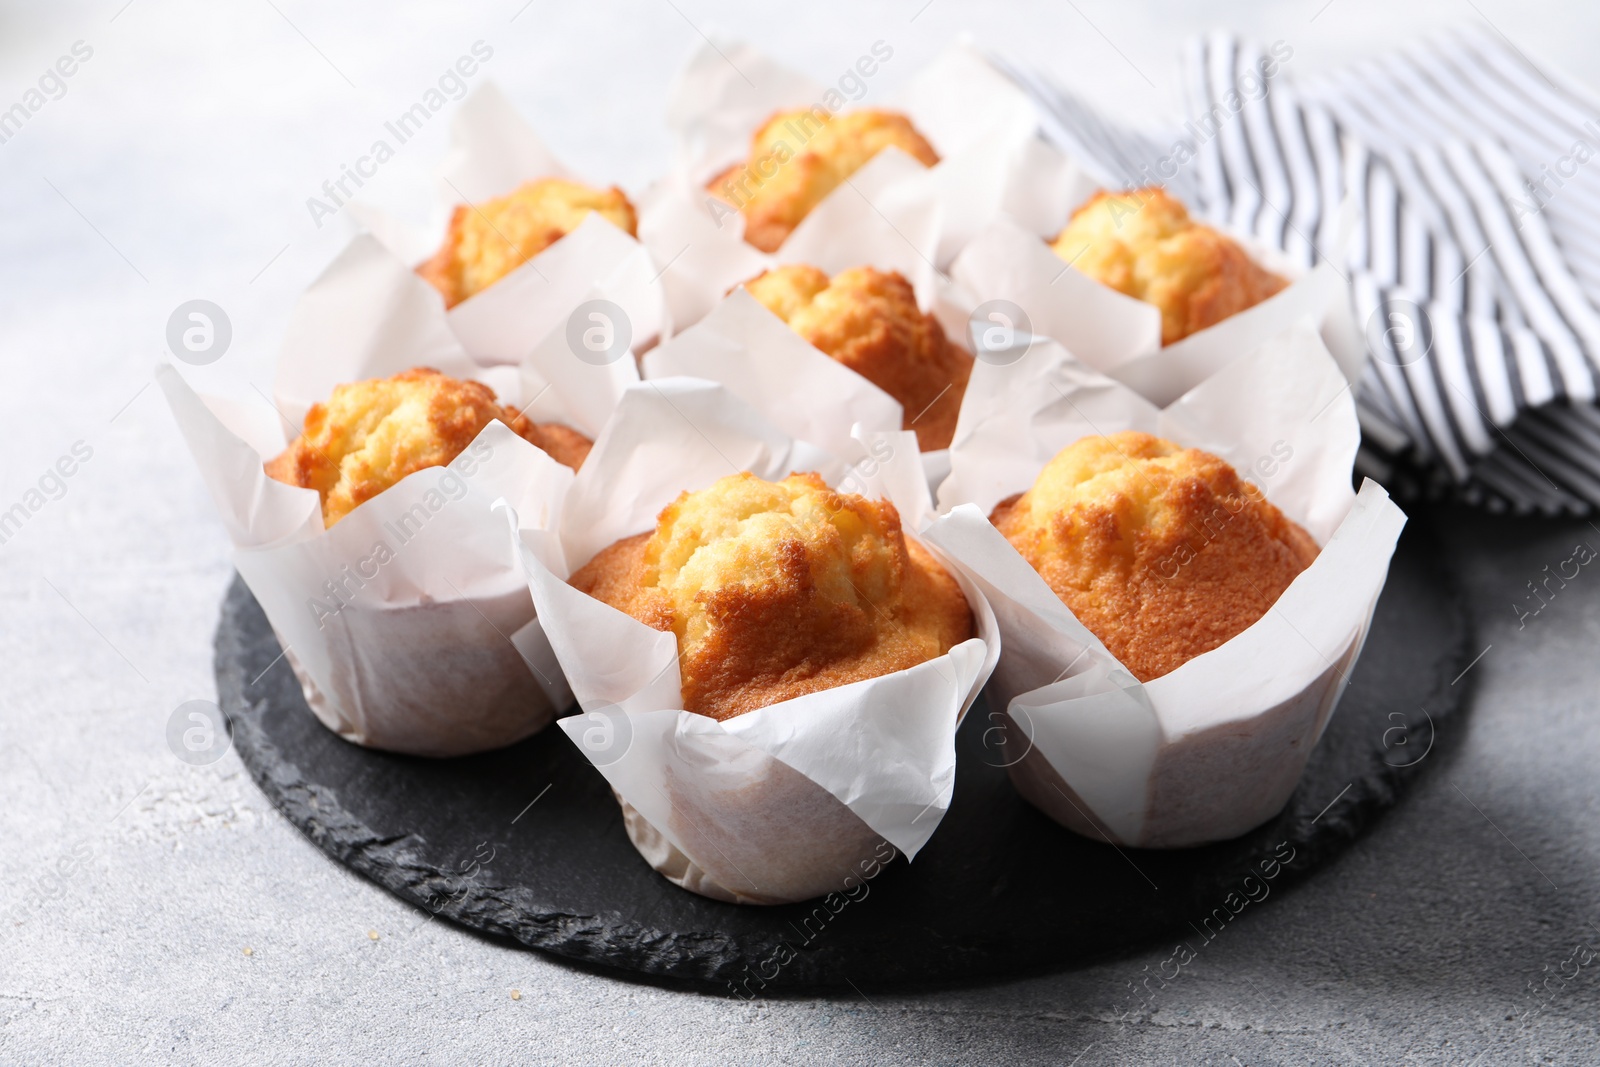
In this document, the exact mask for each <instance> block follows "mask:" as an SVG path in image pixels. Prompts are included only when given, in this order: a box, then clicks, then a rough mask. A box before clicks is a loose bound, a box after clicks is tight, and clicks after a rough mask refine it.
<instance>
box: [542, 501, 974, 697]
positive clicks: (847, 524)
mask: <svg viewBox="0 0 1600 1067" xmlns="http://www.w3.org/2000/svg"><path fill="white" fill-rule="evenodd" d="M571 584H572V585H573V586H574V587H575V588H577V589H579V590H581V591H583V592H585V593H588V594H589V595H590V596H593V597H595V598H596V599H598V600H601V601H603V602H605V603H607V604H610V605H611V606H612V607H614V608H617V609H618V610H620V611H623V612H626V613H627V614H629V615H631V616H633V617H634V618H636V619H638V620H639V621H640V622H643V623H645V624H646V625H647V626H652V627H654V628H655V629H657V630H662V631H671V632H672V633H674V634H675V635H677V639H678V653H679V672H680V677H681V679H682V689H683V701H684V704H683V706H684V707H685V708H686V709H687V710H689V711H692V712H696V713H698V714H701V715H709V716H711V717H712V718H715V719H729V718H732V717H733V716H735V715H740V714H743V713H744V712H747V711H753V710H755V709H756V708H760V707H765V706H767V705H768V704H775V703H778V702H779V701H782V700H789V699H792V698H794V697H798V696H801V695H803V694H806V693H812V692H816V691H818V690H822V689H831V688H833V687H835V686H840V685H847V684H849V683H851V682H857V681H861V680H862V679H865V678H875V677H878V676H880V675H884V674H889V673H891V672H893V671H898V670H904V669H906V668H908V667H913V666H916V665H917V664H918V663H922V662H925V661H927V660H930V659H933V658H935V657H937V656H941V655H943V654H944V653H945V652H947V651H949V649H950V648H951V647H952V646H953V645H956V644H959V643H960V642H962V641H964V640H966V639H967V638H968V637H970V636H971V635H972V613H971V610H970V609H969V608H968V607H967V601H966V597H965V596H964V595H963V594H962V592H961V589H960V587H959V586H958V585H957V584H956V581H955V579H954V578H952V577H951V576H950V574H949V573H948V572H947V571H946V570H945V569H944V568H943V567H942V566H941V565H940V564H939V563H938V561H937V560H935V559H934V558H933V557H932V556H931V555H929V554H928V552H927V551H926V550H924V549H923V548H922V547H921V546H920V545H918V544H917V543H916V542H914V541H913V542H908V541H907V540H906V539H905V536H904V534H903V533H902V532H901V529H900V515H899V513H898V512H897V511H896V510H895V508H894V505H892V504H890V503H888V502H887V501H873V500H868V499H866V498H865V497H861V496H856V495H853V494H849V493H838V492H835V491H833V490H831V489H829V488H828V487H827V485H825V484H824V483H823V481H822V479H821V478H820V477H819V476H817V475H816V474H791V475H789V477H787V478H785V479H784V480H782V481H780V482H768V481H764V480H762V479H760V478H757V477H755V476H754V475H752V474H735V475H730V476H729V477H726V478H722V479H720V480H719V481H717V482H715V483H713V484H712V485H710V486H709V487H707V488H705V489H701V490H699V491H697V492H691V493H684V494H683V495H682V496H680V497H678V499H677V500H676V501H674V502H673V503H672V504H669V505H668V506H667V507H666V508H665V509H664V510H663V511H662V512H661V515H660V517H659V519H658V520H657V523H656V528H655V530H654V531H653V532H648V533H642V534H639V535H637V536H635V537H630V538H626V539H624V540H622V541H618V542H617V543H616V544H614V545H612V546H610V547H609V548H607V549H605V550H604V551H602V552H601V553H600V554H599V555H597V556H595V558H594V559H592V560H590V561H589V562H588V563H587V564H586V565H584V566H583V567H582V568H581V569H579V570H578V572H577V573H576V574H574V575H573V576H572V579H571Z"/></svg>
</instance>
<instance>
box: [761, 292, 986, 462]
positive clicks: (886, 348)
mask: <svg viewBox="0 0 1600 1067" xmlns="http://www.w3.org/2000/svg"><path fill="white" fill-rule="evenodd" d="M745 288H746V289H747V290H749V292H750V295H751V296H753V297H755V298H756V299H757V300H759V301H761V303H762V304H764V305H765V306H766V307H767V309H768V310H769V311H771V312H772V313H773V314H775V315H777V316H778V317H779V318H780V319H782V320H783V321H784V322H786V323H788V324H789V326H790V328H791V329H793V330H794V331H795V333H798V334H799V335H800V336H801V337H803V338H805V339H806V340H807V341H808V342H810V343H811V344H812V345H814V346H815V347H817V348H819V349H821V350H822V351H823V352H826V353H827V354H828V355H830V356H832V357H833V358H834V359H836V360H838V361H839V362H840V363H843V364H844V365H845V366H846V367H849V368H850V369H851V370H853V371H855V372H856V373H857V374H859V375H861V376H862V377H863V378H865V379H867V380H868V381H870V382H871V383H872V384H873V385H876V386H877V387H878V388H880V389H882V390H883V391H884V392H886V393H888V394H889V395H890V396H892V397H894V398H895V399H896V400H898V401H899V402H900V406H901V408H902V409H903V410H904V416H903V421H902V423H901V426H902V428H903V429H907V430H914V431H916V434H917V444H918V446H919V447H920V448H921V449H922V451H924V452H931V451H933V450H935V449H939V448H946V447H948V446H949V444H950V439H951V437H952V436H954V435H955V429H956V417H957V416H958V415H959V414H960V413H961V398H962V396H963V395H964V394H965V393H966V390H967V379H968V378H969V377H970V376H971V375H972V357H971V356H969V355H967V353H966V351H965V350H963V349H962V348H961V347H960V346H959V345H954V344H951V343H950V341H949V339H948V338H946V337H945V333H944V328H943V327H942V326H940V325H939V320H938V319H936V318H934V317H933V316H932V315H931V314H927V313H925V312H923V311H922V310H921V309H920V308H918V307H917V295H916V292H915V291H914V290H913V289H912V288H911V283H910V282H908V281H906V280H905V278H903V277H901V276H900V275H899V274H896V273H894V272H892V271H890V272H885V271H880V270H874V269H873V268H871V267H855V268H852V269H851V270H846V271H841V272H839V273H838V274H836V275H834V276H833V279H832V280H831V281H830V280H829V279H828V276H827V275H826V274H824V273H823V272H822V271H820V270H818V269H817V268H816V267H805V266H788V267H778V268H775V269H773V270H769V271H767V272H766V273H764V274H761V275H758V276H757V277H755V278H752V279H751V280H750V281H748V282H746V283H745Z"/></svg>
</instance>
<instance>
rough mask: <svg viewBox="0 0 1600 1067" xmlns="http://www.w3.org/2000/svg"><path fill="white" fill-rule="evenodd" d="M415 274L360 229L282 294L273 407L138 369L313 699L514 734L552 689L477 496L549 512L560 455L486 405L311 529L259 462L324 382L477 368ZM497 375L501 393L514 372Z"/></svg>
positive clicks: (385, 716)
mask: <svg viewBox="0 0 1600 1067" xmlns="http://www.w3.org/2000/svg"><path fill="white" fill-rule="evenodd" d="M426 290H428V286H427V283H425V282H423V281H422V280H421V279H420V278H418V277H417V276H416V275H415V274H413V273H412V272H411V270H410V268H409V267H407V266H406V265H405V264H404V263H402V262H400V261H399V260H397V259H395V258H394V257H393V256H392V255H390V254H389V253H388V252H387V251H386V250H385V249H383V248H382V247H381V246H380V245H379V244H378V243H377V242H376V241H375V240H373V239H372V238H370V237H359V238H357V239H356V240H355V241H353V242H352V243H351V245H350V247H349V248H348V249H346V250H345V252H344V253H343V254H342V255H341V256H340V257H339V258H338V259H337V260H335V262H334V263H333V264H332V265H331V266H330V267H329V268H328V270H327V271H326V272H325V273H324V274H323V275H322V276H321V277H320V278H319V279H318V280H317V281H316V282H315V283H314V284H313V285H312V287H311V288H310V290H308V292H307V293H306V295H305V297H304V298H303V299H302V301H301V303H300V304H299V306H298V307H297V308H296V312H295V316H294V319H293V321H292V323H291V326H290V329H289V333H288V337H287V339H286V343H285V346H284V353H283V356H282V359H281V362H280V366H279V370H278V378H277V385H276V393H277V399H276V401H275V402H274V404H273V406H274V407H276V409H277V411H278V412H280V413H281V416H282V417H279V415H276V414H274V413H273V411H272V410H271V408H269V406H268V405H267V404H266V403H265V402H263V403H260V404H253V405H242V404H239V403H235V402H230V401H228V400H225V399H222V398H216V397H208V398H202V397H200V396H199V395H197V394H196V393H195V392H194V391H193V390H192V389H191V388H190V387H189V385H188V384H187V383H186V382H185V381H184V380H183V378H182V377H181V376H180V375H179V373H178V371H177V370H176V369H175V368H174V367H171V366H163V367H161V368H160V369H159V370H158V372H157V377H158V380H159V381H160V383H161V386H162V388H163V390H164V391H165V393H166V396H167V401H168V403H169V405H170V406H171V407H172V411H173V414H174V416H175V417H176V418H177V421H178V425H179V427H180V429H181V430H182V431H183V434H184V437H185V438H186V440H187V441H188V443H189V446H190V449H191V451H192V452H193V453H194V457H195V462H196V463H197V464H198V465H199V467H200V473H201V476H202V477H203V478H204V480H205V482H206V485H207V487H208V488H209V489H210V490H211V494H212V497H213V498H214V499H215V501H216V504H217V509H218V511H219V512H220V513H221V515H222V518H223V522H224V524H225V525H226V526H227V528H228V532H229V535H230V537H231V538H232V540H233V543H234V547H235V553H234V561H235V564H236V566H237V567H238V569H239V573H240V574H241V575H242V576H243V577H244V579H245V581H246V582H247V583H248V584H249V586H250V589H251V591H252V592H253V593H254V594H255V596H256V599H257V600H258V601H260V603H261V606H262V608H263V610H264V611H265V612H266V614H267V618H268V619H269V620H270V621H271V623H272V626H273V629H274V630H275V631H276V633H277V635H278V639H279V642H280V643H281V644H282V645H283V647H284V649H285V658H286V659H287V660H288V662H289V664H290V666H291V667H292V669H293V670H294V672H295V674H296V676H297V677H298V678H299V680H300V683H301V687H302V689H303V691H304V693H305V696H306V701H307V703H309V704H310V706H311V709H312V711H314V712H315V713H316V715H317V717H318V718H319V719H321V720H322V722H323V723H324V724H326V725H327V726H328V728H329V729H332V730H334V731H335V732H337V733H338V734H340V736H342V737H345V738H347V739H348V740H351V741H354V742H356V743H358V744H363V745H370V746H372V747H375V748H384V749H389V750H392V751H397V752H406V753H411V754H414V755H422V756H455V755H462V754H465V753H470V752H481V751H484V750H487V749H492V748H497V747H500V746H502V745H507V744H510V743H512V742H514V741H517V740H519V739H521V738H523V737H526V736H528V735H529V734H532V733H534V732H535V731H537V730H539V729H541V728H543V727H544V726H545V725H547V724H548V723H549V722H550V720H551V719H552V718H553V716H554V714H555V712H556V711H557V710H558V709H561V708H564V707H566V706H567V705H568V704H569V703H570V701H571V691H570V690H569V689H568V688H567V685H566V682H565V680H564V679H563V678H562V676H561V672H560V668H559V665H558V664H557V663H556V661H555V659H554V656H553V655H552V654H551V652H550V648H549V643H548V642H547V641H546V640H545V638H544V636H543V632H542V631H541V630H540V628H539V625H538V622H537V621H536V620H535V619H534V613H533V602H532V599H531V598H530V597H529V595H528V591H527V582H526V579H525V578H524V577H523V573H522V564H521V562H520V561H519V560H518V559H517V555H516V553H515V552H514V551H513V550H512V547H511V546H509V545H508V544H507V543H506V537H505V525H504V520H503V519H501V518H500V517H499V516H497V515H496V514H495V513H494V511H493V504H494V503H495V502H496V501H499V500H505V501H508V502H511V503H512V504H513V505H514V506H515V507H517V509H518V512H519V514H520V515H522V517H523V521H524V522H526V523H528V524H530V525H534V526H537V525H539V524H541V523H545V524H549V523H553V522H554V521H555V520H556V517H557V516H558V514H559V510H560V503H561V500H562V499H563V497H564V495H565V493H566V490H567V487H568V486H570V484H571V482H572V472H571V471H570V470H569V469H567V468H566V467H563V466H561V465H560V464H558V463H556V462H555V461H554V460H552V459H551V458H550V457H549V456H547V455H545V454H544V452H542V451H541V450H539V449H538V448H535V447H534V446H533V445H531V444H529V443H528V442H526V441H525V440H523V439H522V438H520V437H518V436H517V435H516V434H514V433H513V432H511V430H510V429H509V428H508V427H506V426H505V425H504V424H502V423H499V422H495V423H492V424H490V425H489V426H488V427H486V428H485V429H484V430H483V432H482V433H480V434H479V435H478V437H477V439H476V440H474V441H473V443H472V444H471V445H470V446H468V448H467V450H466V451H465V452H464V453H463V454H462V457H461V458H458V459H457V461H456V462H455V463H453V464H452V465H451V466H450V467H449V468H437V467H436V468H431V469H428V470H422V471H418V472H416V473H414V474H412V475H411V476H409V477H407V478H405V479H404V480H402V481H401V482H399V483H398V484H396V485H395V486H393V487H391V488H390V489H388V490H386V491H385V492H383V493H381V494H379V495H378V496H376V497H374V498H373V499H371V500H369V501H367V502H366V503H364V504H362V505H361V506H360V507H358V508H356V509H355V510H354V511H352V512H351V513H349V514H348V515H347V516H345V518H344V519H343V520H342V521H340V522H339V523H337V524H336V525H335V526H334V527H333V528H332V529H326V530H325V529H324V528H323V522H322V515H321V508H320V506H319V502H318V497H317V493H316V492H315V491H314V490H310V489H300V488H297V487H293V486H288V485H284V484H282V483H280V482H277V481H275V480H273V479H271V478H269V477H267V475H266V472H265V471H264V470H263V467H262V464H263V463H264V462H265V460H267V459H269V458H271V457H272V456H274V455H276V454H277V453H279V452H281V451H282V450H283V448H284V446H285V445H286V444H287V442H288V440H289V438H290V437H292V436H293V433H296V432H298V427H299V424H300V422H301V420H302V419H303V418H304V415H305V411H306V409H307V408H309V406H310V405H311V403H313V402H315V401H318V400H324V399H326V398H327V396H328V395H329V393H330V392H331V391H332V389H333V387H334V386H335V385H337V384H340V383H344V382H351V381H357V380H360V379H364V378H374V377H386V376H388V375H390V374H393V373H396V372H398V371H401V370H405V369H409V368H411V367H414V366H432V367H434V368H436V369H438V370H441V371H444V372H445V373H448V374H452V375H456V376H461V377H478V376H479V375H478V373H477V370H478V369H477V368H476V367H475V365H474V364H473V363H472V361H471V360H469V359H468V358H467V356H466V353H465V352H463V351H462V350H461V347H460V345H459V344H458V343H457V342H456V340H455V338H454V337H453V335H452V334H451V332H450V329H449V327H448V326H447V325H446V323H445V321H444V315H443V312H442V309H441V308H440V306H439V303H438V301H437V300H430V299H428V296H429V294H428V292H427V291H426ZM498 377H499V378H500V379H502V381H501V383H500V384H501V385H502V386H503V388H502V389H501V390H500V396H501V399H502V401H505V402H509V403H515V402H516V399H517V398H516V396H515V387H516V384H517V376H516V375H515V374H514V373H513V374H509V375H507V374H501V375H498ZM508 390H509V391H510V392H509V395H508ZM291 427H293V429H292V430H291ZM280 669H281V668H280Z"/></svg>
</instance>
